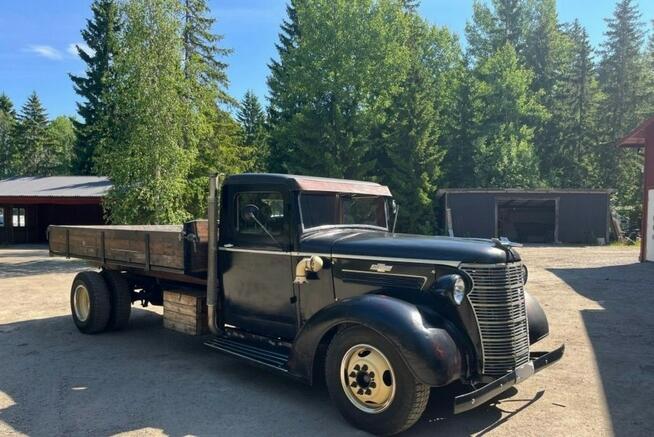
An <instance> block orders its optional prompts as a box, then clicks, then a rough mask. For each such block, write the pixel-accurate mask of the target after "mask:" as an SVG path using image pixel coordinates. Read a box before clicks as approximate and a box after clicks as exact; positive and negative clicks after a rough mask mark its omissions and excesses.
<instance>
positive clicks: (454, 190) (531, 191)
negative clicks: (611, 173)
mask: <svg viewBox="0 0 654 437" xmlns="http://www.w3.org/2000/svg"><path fill="white" fill-rule="evenodd" d="M446 193H482V194H556V193H579V194H611V193H613V190H609V189H583V188H539V189H522V188H442V189H440V190H438V191H437V195H438V196H442V195H443V194H446Z"/></svg>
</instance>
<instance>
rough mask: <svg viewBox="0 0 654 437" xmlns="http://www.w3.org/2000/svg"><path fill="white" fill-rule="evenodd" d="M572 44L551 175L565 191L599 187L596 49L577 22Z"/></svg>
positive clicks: (560, 99)
mask: <svg viewBox="0 0 654 437" xmlns="http://www.w3.org/2000/svg"><path fill="white" fill-rule="evenodd" d="M565 36H566V37H567V39H568V42H569V60H568V62H569V65H567V67H566V69H565V72H564V74H563V77H562V80H561V83H560V86H559V89H558V93H557V97H558V102H557V104H558V108H559V109H558V110H557V111H555V112H554V116H553V118H554V119H555V123H556V125H557V131H558V132H559V135H558V136H557V137H555V138H552V139H551V141H552V142H553V143H554V144H556V147H557V160H556V162H553V163H552V173H553V175H554V179H555V180H556V181H557V184H558V185H559V186H562V187H593V186H598V184H599V181H598V176H599V175H598V170H599V169H598V162H597V160H598V158H597V150H596V146H597V144H598V141H599V138H598V135H597V129H598V126H597V116H598V109H599V103H600V100H601V93H600V90H599V84H598V81H597V73H596V70H595V65H594V63H593V49H592V47H591V44H590V41H589V39H588V33H587V32H586V29H585V28H584V27H583V26H582V25H581V24H580V23H579V21H578V20H575V21H574V22H573V23H572V24H570V25H567V26H566V28H565Z"/></svg>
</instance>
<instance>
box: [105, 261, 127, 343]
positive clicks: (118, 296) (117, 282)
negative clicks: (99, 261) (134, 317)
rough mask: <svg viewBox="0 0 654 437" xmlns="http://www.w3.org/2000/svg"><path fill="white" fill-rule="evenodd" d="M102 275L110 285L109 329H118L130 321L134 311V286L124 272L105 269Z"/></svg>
mask: <svg viewBox="0 0 654 437" xmlns="http://www.w3.org/2000/svg"><path fill="white" fill-rule="evenodd" d="M102 277H103V278H104V280H105V282H106V283H107V286H108V287H109V297H110V300H111V312H110V313H109V322H108V323H107V330H112V331H117V330H120V329H123V328H125V327H126V326H127V324H128V323H129V316H130V314H131V312H132V288H131V287H130V285H129V282H127V278H126V277H125V275H124V274H122V273H120V272H117V271H114V270H103V271H102Z"/></svg>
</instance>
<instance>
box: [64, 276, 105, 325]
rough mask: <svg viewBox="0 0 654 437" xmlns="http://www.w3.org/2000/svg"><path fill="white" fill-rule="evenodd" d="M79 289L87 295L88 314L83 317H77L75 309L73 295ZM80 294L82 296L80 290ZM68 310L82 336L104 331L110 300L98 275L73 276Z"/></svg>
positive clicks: (102, 280)
mask: <svg viewBox="0 0 654 437" xmlns="http://www.w3.org/2000/svg"><path fill="white" fill-rule="evenodd" d="M79 287H82V288H84V289H85V290H86V293H88V312H87V313H86V314H84V315H83V317H82V316H81V315H78V311H76V308H75V295H76V290H77V289H78V288H79ZM80 294H83V290H81V289H80ZM70 310H71V313H72V315H73V321H74V322H75V326H77V329H79V330H80V331H81V332H83V333H84V334H97V333H98V332H102V331H104V330H105V328H106V327H107V323H108V322H109V315H110V313H111V298H110V296H109V289H108V287H107V284H106V283H105V281H104V279H102V276H101V275H100V274H99V273H97V272H90V271H89V272H80V273H78V274H77V276H75V279H74V280H73V285H72V287H71V288H70Z"/></svg>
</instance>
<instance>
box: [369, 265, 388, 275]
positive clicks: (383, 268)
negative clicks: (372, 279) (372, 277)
mask: <svg viewBox="0 0 654 437" xmlns="http://www.w3.org/2000/svg"><path fill="white" fill-rule="evenodd" d="M370 270H372V271H373V272H378V273H386V272H390V271H391V270H393V266H388V265H386V264H381V263H380V264H373V265H371V266H370Z"/></svg>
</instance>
